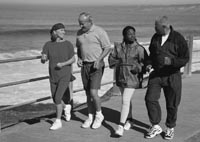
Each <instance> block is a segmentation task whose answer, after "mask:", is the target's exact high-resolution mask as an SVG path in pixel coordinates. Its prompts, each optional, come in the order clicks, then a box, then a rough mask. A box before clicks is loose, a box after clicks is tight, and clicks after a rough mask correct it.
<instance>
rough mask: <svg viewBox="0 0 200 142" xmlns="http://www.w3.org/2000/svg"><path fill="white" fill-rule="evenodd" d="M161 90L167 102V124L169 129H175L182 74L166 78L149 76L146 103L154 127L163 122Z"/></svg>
mask: <svg viewBox="0 0 200 142" xmlns="http://www.w3.org/2000/svg"><path fill="white" fill-rule="evenodd" d="M161 88H162V89H163V91H164V95H165V100H166V109H167V119H166V123H165V124H166V126H167V127H169V128H173V127H175V126H176V120H177V111H178V106H179V104H180V100H181V89H182V80H181V74H180V72H178V73H175V74H171V75H169V76H164V77H161V76H159V75H157V74H156V73H155V72H152V73H151V75H150V76H149V82H148V89H147V92H146V96H145V102H146V107H147V111H148V116H149V120H150V122H151V123H152V125H156V124H159V123H160V121H161V108H160V104H159V98H160V93H161Z"/></svg>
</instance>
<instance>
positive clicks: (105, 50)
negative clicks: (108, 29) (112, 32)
mask: <svg viewBox="0 0 200 142" xmlns="http://www.w3.org/2000/svg"><path fill="white" fill-rule="evenodd" d="M111 50H112V49H111V48H105V49H104V50H103V52H102V54H101V55H100V57H99V58H98V60H99V61H101V60H103V59H104V58H105V57H106V56H107V55H108V54H109V53H110V52H111Z"/></svg>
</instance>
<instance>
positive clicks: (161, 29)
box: [155, 22, 165, 35]
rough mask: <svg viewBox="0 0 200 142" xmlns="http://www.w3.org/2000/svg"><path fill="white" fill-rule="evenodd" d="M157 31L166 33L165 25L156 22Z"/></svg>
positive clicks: (161, 33) (160, 33) (162, 33)
mask: <svg viewBox="0 0 200 142" xmlns="http://www.w3.org/2000/svg"><path fill="white" fill-rule="evenodd" d="M155 31H156V33H157V34H159V35H165V26H163V25H162V24H161V23H159V22H155Z"/></svg>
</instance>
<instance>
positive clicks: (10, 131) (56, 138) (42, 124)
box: [0, 74, 200, 142]
mask: <svg viewBox="0 0 200 142" xmlns="http://www.w3.org/2000/svg"><path fill="white" fill-rule="evenodd" d="M199 88H200V74H193V75H192V77H188V78H184V79H183V94H182V102H181V104H180V107H179V113H178V121H177V127H176V129H175V137H174V139H173V140H172V141H173V142H184V141H187V142H189V141H190V140H191V137H192V136H194V134H197V135H196V137H198V133H199V130H200V109H199V108H200V96H199V94H200V92H199ZM145 91H146V89H139V90H137V92H136V93H135V95H134V96H133V100H132V103H133V117H134V119H135V126H134V127H133V128H132V129H131V130H129V131H125V133H124V136H123V137H121V138H116V137H114V136H113V134H114V130H115V129H116V128H117V123H118V121H119V116H120V113H119V110H120V105H121V97H120V96H112V97H111V98H110V99H109V100H108V101H105V102H104V103H103V104H102V105H103V114H104V115H105V121H104V123H103V126H102V127H100V128H99V129H97V130H93V129H82V128H80V125H81V123H82V122H83V121H84V120H85V119H86V108H85V105H83V106H82V107H79V108H77V109H76V110H75V112H74V116H73V117H72V120H71V121H70V122H65V121H63V128H62V129H60V130H57V131H49V127H50V125H51V123H52V122H53V120H54V116H55V115H49V116H46V117H42V118H41V119H39V120H34V121H30V122H28V121H27V122H22V123H20V124H18V125H16V126H13V127H10V128H6V129H4V130H3V131H2V132H1V133H0V142H130V141H131V142H162V141H166V140H163V138H162V136H161V135H159V136H157V137H156V138H154V139H151V140H147V139H145V138H144V134H145V133H146V130H147V129H148V127H149V121H148V117H147V112H146V108H145V104H144V94H145ZM108 98H109V97H108ZM103 99H107V98H103ZM160 103H161V105H162V111H163V117H162V122H161V126H162V127H163V128H165V126H164V123H165V118H166V111H165V101H164V96H163V95H162V97H161V100H160ZM189 138H190V139H189ZM199 141H200V140H199ZM199 141H198V142H199ZM191 142H192V141H191Z"/></svg>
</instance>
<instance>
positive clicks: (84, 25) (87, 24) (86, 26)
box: [78, 16, 92, 32]
mask: <svg viewBox="0 0 200 142" xmlns="http://www.w3.org/2000/svg"><path fill="white" fill-rule="evenodd" d="M78 22H79V25H80V27H81V30H82V31H83V32H87V31H89V30H90V28H91V26H92V23H91V21H89V19H88V18H86V17H84V16H81V17H79V19H78Z"/></svg>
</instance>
